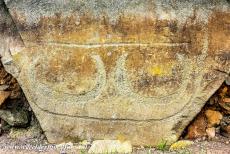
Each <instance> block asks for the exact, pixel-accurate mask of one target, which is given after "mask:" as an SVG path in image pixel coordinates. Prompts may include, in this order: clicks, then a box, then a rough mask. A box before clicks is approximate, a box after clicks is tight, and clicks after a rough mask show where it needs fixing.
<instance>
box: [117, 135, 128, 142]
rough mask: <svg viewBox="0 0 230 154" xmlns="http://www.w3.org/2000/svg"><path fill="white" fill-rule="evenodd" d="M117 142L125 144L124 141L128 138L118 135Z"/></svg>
mask: <svg viewBox="0 0 230 154" xmlns="http://www.w3.org/2000/svg"><path fill="white" fill-rule="evenodd" d="M117 140H119V141H120V142H124V141H126V137H125V135H123V134H118V135H117Z"/></svg>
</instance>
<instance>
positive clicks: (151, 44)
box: [27, 41, 189, 49]
mask: <svg viewBox="0 0 230 154" xmlns="http://www.w3.org/2000/svg"><path fill="white" fill-rule="evenodd" d="M27 44H28V45H29V46H31V45H32V46H36V45H37V44H39V45H49V46H61V47H74V48H86V49H90V48H100V47H124V46H128V47H129V46H137V47H138V46H144V47H155V46H168V47H171V46H172V47H174V46H187V45H188V44H189V43H103V44H102V43H92V44H76V43H58V42H42V41H41V42H27Z"/></svg>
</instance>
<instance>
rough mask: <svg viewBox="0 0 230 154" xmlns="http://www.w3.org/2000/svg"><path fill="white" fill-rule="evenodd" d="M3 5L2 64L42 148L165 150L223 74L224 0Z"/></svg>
mask: <svg viewBox="0 0 230 154" xmlns="http://www.w3.org/2000/svg"><path fill="white" fill-rule="evenodd" d="M5 2H6V6H7V8H9V12H8V11H7V9H6V6H5V5H4V3H3V1H2V0H1V3H0V6H1V7H0V15H1V16H3V17H5V18H1V20H0V23H2V24H1V26H0V27H2V28H1V29H3V32H2V31H1V33H2V35H1V37H0V41H2V42H3V43H2V45H1V48H0V53H1V55H2V62H3V64H4V66H5V68H6V70H7V71H8V72H10V73H11V74H12V75H14V76H15V77H16V78H17V79H18V81H19V83H20V85H21V86H22V89H23V91H24V93H25V95H26V97H27V99H28V101H29V103H30V105H31V107H32V109H33V111H34V112H35V114H36V117H37V118H38V120H39V122H40V124H41V127H42V129H43V130H44V132H45V134H46V136H47V139H48V141H49V142H51V143H58V142H68V141H72V142H76V141H79V140H82V139H112V140H114V139H117V138H118V136H119V137H121V136H122V138H124V139H125V140H130V141H131V144H133V145H156V144H158V143H159V142H160V141H161V140H162V139H163V140H167V143H168V144H170V143H173V142H175V141H176V140H177V139H178V137H179V136H180V135H181V133H182V131H183V130H184V128H185V127H186V126H187V125H188V123H189V122H190V121H191V120H192V119H193V118H194V116H195V115H196V114H197V113H198V112H199V111H200V109H201V108H202V107H203V105H204V104H205V102H206V101H207V100H208V98H209V97H210V96H211V95H212V94H213V93H214V92H215V91H216V90H217V89H218V87H219V86H220V85H221V84H222V83H223V82H224V80H225V79H226V77H227V74H228V73H229V72H230V69H229V68H230V63H229V58H228V57H229V53H230V52H229V50H230V39H229V33H230V29H229V19H230V12H229V4H228V3H227V1H224V0H207V1H200V0H193V1H190V0H189V1H180V0H178V1H173V2H169V1H167V0H148V1H146V0H133V1H130V0H114V1H108V0H100V1H95V0H88V1H81V0H65V1H63V0H43V1H39V0H27V1H23V0H19V1H13V0H7V1H5ZM12 19H13V20H12ZM3 25H5V26H3ZM6 27H7V28H6ZM222 72H226V73H222Z"/></svg>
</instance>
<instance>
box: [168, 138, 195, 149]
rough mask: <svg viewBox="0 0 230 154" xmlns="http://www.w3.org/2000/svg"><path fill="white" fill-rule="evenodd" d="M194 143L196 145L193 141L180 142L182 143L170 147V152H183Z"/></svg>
mask: <svg viewBox="0 0 230 154" xmlns="http://www.w3.org/2000/svg"><path fill="white" fill-rule="evenodd" d="M193 143H194V142H193V141H189V140H180V141H177V142H175V143H173V144H172V145H171V146H170V148H169V150H170V151H176V150H182V149H185V148H187V147H188V146H190V145H192V144H193Z"/></svg>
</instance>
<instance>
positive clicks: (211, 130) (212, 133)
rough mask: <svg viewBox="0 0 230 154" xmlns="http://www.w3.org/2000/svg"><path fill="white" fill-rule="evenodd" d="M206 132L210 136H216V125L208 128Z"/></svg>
mask: <svg viewBox="0 0 230 154" xmlns="http://www.w3.org/2000/svg"><path fill="white" fill-rule="evenodd" d="M206 133H207V135H208V137H209V138H214V137H215V135H216V130H215V127H211V128H207V129H206Z"/></svg>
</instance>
